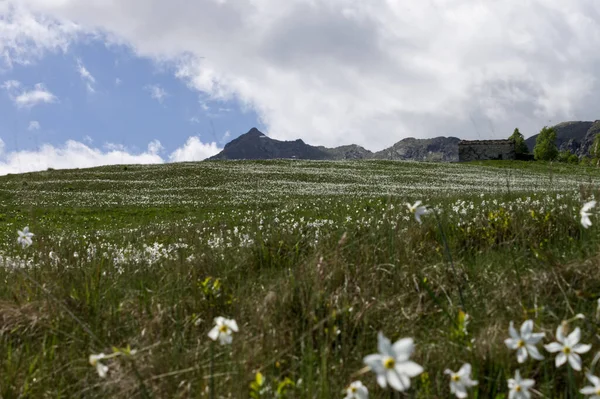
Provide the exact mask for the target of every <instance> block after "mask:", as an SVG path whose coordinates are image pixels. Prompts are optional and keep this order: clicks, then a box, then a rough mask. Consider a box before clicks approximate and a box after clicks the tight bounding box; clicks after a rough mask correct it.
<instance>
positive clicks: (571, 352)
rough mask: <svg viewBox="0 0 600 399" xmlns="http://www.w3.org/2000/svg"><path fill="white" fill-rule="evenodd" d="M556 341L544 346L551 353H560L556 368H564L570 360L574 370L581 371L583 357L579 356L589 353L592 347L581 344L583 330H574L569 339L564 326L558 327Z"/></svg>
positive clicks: (557, 357)
mask: <svg viewBox="0 0 600 399" xmlns="http://www.w3.org/2000/svg"><path fill="white" fill-rule="evenodd" d="M556 340H557V341H558V342H552V343H551V344H548V345H545V346H544V347H545V348H546V350H547V351H548V352H550V353H555V352H560V353H559V354H558V355H556V361H555V363H556V367H560V366H562V365H563V364H565V363H566V362H567V360H568V361H569V364H570V365H571V367H572V368H573V370H577V371H581V357H580V356H579V354H583V353H586V352H588V351H589V350H590V349H591V348H592V346H591V345H586V344H580V343H579V341H580V340H581V330H580V329H579V327H577V328H576V329H575V330H573V332H572V333H571V334H569V336H568V337H565V335H564V333H563V326H562V325H560V326H558V328H557V329H556Z"/></svg>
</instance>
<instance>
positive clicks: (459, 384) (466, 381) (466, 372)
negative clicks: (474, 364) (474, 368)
mask: <svg viewBox="0 0 600 399" xmlns="http://www.w3.org/2000/svg"><path fill="white" fill-rule="evenodd" d="M444 374H449V375H450V392H451V393H453V394H455V395H456V397H457V398H461V399H462V398H466V397H467V389H469V388H470V387H474V386H475V385H477V381H473V380H472V379H471V365H470V364H469V363H465V364H463V365H462V367H461V368H460V370H458V372H456V373H455V372H454V371H452V370H448V369H447V370H446V371H444Z"/></svg>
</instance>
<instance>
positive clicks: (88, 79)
mask: <svg viewBox="0 0 600 399" xmlns="http://www.w3.org/2000/svg"><path fill="white" fill-rule="evenodd" d="M77 72H79V76H80V77H81V79H82V80H83V81H84V82H85V88H86V90H87V91H88V93H90V94H94V93H95V92H96V89H95V88H94V85H95V84H96V78H94V76H93V75H92V74H91V73H90V71H88V70H87V68H86V67H85V65H83V61H81V59H80V58H77Z"/></svg>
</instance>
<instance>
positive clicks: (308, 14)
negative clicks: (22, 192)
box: [0, 0, 600, 175]
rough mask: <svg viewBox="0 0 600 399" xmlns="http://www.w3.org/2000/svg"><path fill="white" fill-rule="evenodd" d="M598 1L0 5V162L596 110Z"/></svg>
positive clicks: (106, 159) (139, 155) (354, 139)
mask: <svg viewBox="0 0 600 399" xmlns="http://www.w3.org/2000/svg"><path fill="white" fill-rule="evenodd" d="M598 48H600V2H598V1H597V0H570V1H568V2H567V1H565V0H422V1H418V2H417V1H414V0H369V1H365V0H286V1H281V0H196V1H188V0H170V1H164V0H0V175H1V174H7V173H18V172H26V171H33V170H45V169H47V168H48V167H53V168H56V169H58V168H75V167H90V166H98V165H106V164H121V163H162V162H180V161H199V160H202V159H205V158H207V157H209V156H211V155H214V154H216V153H218V152H219V151H220V150H221V149H222V148H223V146H224V145H225V144H226V143H227V142H229V141H230V140H232V139H234V138H235V137H237V136H239V135H240V134H243V133H245V132H247V131H248V130H250V128H252V127H257V128H259V129H260V130H261V131H263V132H264V133H266V134H267V135H268V136H270V137H272V138H275V139H280V140H295V139H298V138H301V139H303V140H304V141H305V142H307V143H309V144H312V145H326V146H338V145H344V144H351V143H354V144H358V145H362V146H364V147H365V148H367V149H369V150H372V151H378V150H381V149H383V148H386V147H388V146H390V145H392V144H394V143H395V142H397V141H399V140H401V139H403V138H406V137H417V138H429V137H436V136H455V137H459V138H462V139H497V138H505V137H508V136H509V135H510V134H511V133H512V130H513V129H514V128H515V127H518V128H519V129H520V130H521V132H522V133H523V134H524V135H525V136H526V137H528V136H531V135H533V134H535V133H537V132H538V131H539V130H540V129H541V128H542V127H543V126H545V125H552V124H556V123H559V122H563V121H568V120H596V119H600V117H599V114H600V111H599V110H598V106H597V104H598V103H600V101H599V100H600V84H599V82H598V77H599V76H600V52H599V51H598Z"/></svg>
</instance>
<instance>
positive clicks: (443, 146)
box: [373, 137, 460, 162]
mask: <svg viewBox="0 0 600 399" xmlns="http://www.w3.org/2000/svg"><path fill="white" fill-rule="evenodd" d="M459 141H460V139H459V138H456V137H436V138H433V139H414V138H412V137H411V138H406V139H403V140H400V141H399V142H397V143H396V144H394V145H393V146H391V147H390V148H386V149H385V150H382V151H379V152H376V153H375V154H373V158H375V159H405V160H408V159H410V160H415V161H446V162H457V161H458V142H459Z"/></svg>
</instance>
